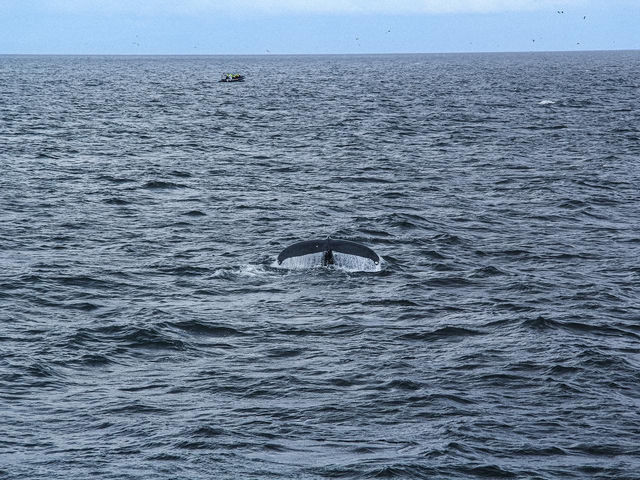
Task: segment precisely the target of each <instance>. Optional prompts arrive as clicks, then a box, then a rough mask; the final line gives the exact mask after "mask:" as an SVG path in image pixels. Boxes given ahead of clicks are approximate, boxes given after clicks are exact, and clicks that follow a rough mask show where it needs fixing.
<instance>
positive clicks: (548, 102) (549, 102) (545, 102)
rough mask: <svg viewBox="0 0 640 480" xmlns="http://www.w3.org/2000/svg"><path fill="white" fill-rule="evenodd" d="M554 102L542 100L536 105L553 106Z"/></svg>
mask: <svg viewBox="0 0 640 480" xmlns="http://www.w3.org/2000/svg"><path fill="white" fill-rule="evenodd" d="M555 103H556V102H554V101H553V100H542V101H541V102H538V105H555Z"/></svg>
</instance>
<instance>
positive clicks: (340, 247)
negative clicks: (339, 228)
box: [278, 238, 380, 270]
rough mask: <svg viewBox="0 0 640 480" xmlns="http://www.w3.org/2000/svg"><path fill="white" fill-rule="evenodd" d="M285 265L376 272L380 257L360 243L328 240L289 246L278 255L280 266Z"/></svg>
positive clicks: (307, 241) (310, 241)
mask: <svg viewBox="0 0 640 480" xmlns="http://www.w3.org/2000/svg"><path fill="white" fill-rule="evenodd" d="M283 263H284V264H285V265H284V266H292V267H298V268H309V267H316V266H327V265H337V266H343V267H346V268H353V269H355V270H376V269H378V268H379V266H380V257H379V256H378V254H377V253H376V252H374V251H373V250H371V249H370V248H369V247H365V246H364V245H362V244H360V243H356V242H351V241H349V240H339V239H334V238H327V239H324V240H305V241H303V242H298V243H294V244H293V245H289V246H288V247H287V248H285V249H284V250H283V251H282V252H280V255H278V265H283Z"/></svg>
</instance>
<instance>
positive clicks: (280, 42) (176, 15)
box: [0, 0, 640, 54]
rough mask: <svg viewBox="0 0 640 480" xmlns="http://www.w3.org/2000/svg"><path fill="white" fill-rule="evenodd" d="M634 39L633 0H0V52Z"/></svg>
mask: <svg viewBox="0 0 640 480" xmlns="http://www.w3.org/2000/svg"><path fill="white" fill-rule="evenodd" d="M639 48H640V0H610V1H607V0H565V1H560V0H448V1H439V0H368V1H367V0H317V1H310V0H253V1H252V0H228V1H220V0H175V1H172V0H0V53H4V54H29V53H34V54H40V53H51V54H264V53H272V54H282V53H293V54H297V53H413V52H478V51H481V52H482V51H541V50H544V51H546V50H610V49H614V50H618V49H639Z"/></svg>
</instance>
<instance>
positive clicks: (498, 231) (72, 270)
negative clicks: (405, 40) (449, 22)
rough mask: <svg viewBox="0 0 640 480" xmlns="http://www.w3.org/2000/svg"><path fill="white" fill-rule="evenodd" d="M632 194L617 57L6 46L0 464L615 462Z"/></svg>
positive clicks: (625, 406) (617, 474) (637, 462)
mask: <svg viewBox="0 0 640 480" xmlns="http://www.w3.org/2000/svg"><path fill="white" fill-rule="evenodd" d="M229 71H231V72H239V73H243V74H245V75H246V78H247V79H246V81H245V82H244V83H237V84H222V83H217V80H218V78H219V76H220V74H221V73H223V72H229ZM639 192H640V52H637V51H635V52H598V53H593V52H583V53H547V54H545V53H535V54H474V55H464V54H461V55H396V56H393V55H388V56H257V57H108V56H104V57H99V56H98V57H74V56H68V57H45V56H42V57H41V56H25V57H15V56H2V57H0V478H3V479H4V478H7V479H12V480H13V479H47V480H50V479H87V478H104V479H192V480H197V479H212V478H215V479H324V478H342V479H370V478H387V479H389V478H399V479H414V478H427V479H452V478H455V479H476V478H483V479H493V478H518V479H521V478H527V479H556V478H557V479H569V478H576V479H584V478H599V479H638V478H640V308H639V307H640V300H639V298H640V288H639V285H640V266H639V263H638V259H639V258H640V193H639ZM328 235H331V236H332V237H334V238H344V239H348V240H353V241H357V242H361V243H363V244H365V245H367V246H369V247H371V248H373V249H374V250H375V251H376V252H377V253H378V254H379V255H380V256H381V257H382V258H383V264H382V267H381V269H380V271H375V272H368V271H358V270H357V269H349V268H308V269H307V268H302V269H287V268H278V266H277V265H276V264H275V258H276V256H277V255H278V253H279V252H280V251H281V250H282V249H283V248H285V247H286V246H287V245H289V244H291V243H293V242H296V241H300V240H305V239H309V238H323V237H326V236H328Z"/></svg>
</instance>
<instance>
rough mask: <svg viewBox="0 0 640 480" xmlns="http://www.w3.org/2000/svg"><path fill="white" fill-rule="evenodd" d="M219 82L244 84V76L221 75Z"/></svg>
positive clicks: (236, 74)
mask: <svg viewBox="0 0 640 480" xmlns="http://www.w3.org/2000/svg"><path fill="white" fill-rule="evenodd" d="M220 81H221V82H244V75H240V74H239V73H223V74H222V78H221V79H220Z"/></svg>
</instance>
